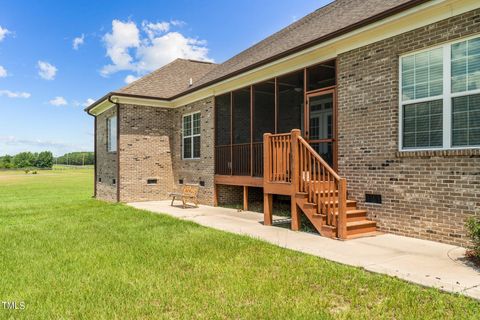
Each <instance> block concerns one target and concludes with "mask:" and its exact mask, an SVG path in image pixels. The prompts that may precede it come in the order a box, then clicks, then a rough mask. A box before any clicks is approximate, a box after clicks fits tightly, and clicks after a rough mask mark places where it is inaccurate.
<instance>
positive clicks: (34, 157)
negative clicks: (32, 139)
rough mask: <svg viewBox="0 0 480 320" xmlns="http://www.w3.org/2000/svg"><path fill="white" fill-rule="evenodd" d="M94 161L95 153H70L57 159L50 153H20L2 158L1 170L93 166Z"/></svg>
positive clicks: (0, 161)
mask: <svg viewBox="0 0 480 320" xmlns="http://www.w3.org/2000/svg"><path fill="white" fill-rule="evenodd" d="M94 161H95V157H94V153H93V152H70V153H66V154H64V155H63V156H60V157H57V158H54V156H53V154H52V152H50V151H43V152H20V153H18V154H16V155H14V156H11V155H4V156H0V169H20V168H39V169H50V168H52V167H53V165H54V164H66V165H92V164H94Z"/></svg>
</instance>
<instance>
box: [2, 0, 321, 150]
mask: <svg viewBox="0 0 480 320" xmlns="http://www.w3.org/2000/svg"><path fill="white" fill-rule="evenodd" d="M329 2H330V0H317V1H313V0H296V1H294V2H293V1H291V0H289V1H288V0H256V1H254V0H242V1H217V0H211V1H184V0H176V1H163V0H161V1H159V0H157V1H148V0H145V1H144V0H141V1H131V0H129V1H124V0H116V1H93V0H91V1H74V0H70V1H60V0H58V1H53V0H50V1H49V0H44V1H24V0H9V1H5V0H0V8H1V10H0V155H4V154H11V155H13V154H16V153H18V152H22V151H32V152H39V151H44V150H49V151H52V152H53V153H54V155H56V156H58V155H62V154H64V153H66V152H72V151H93V118H92V117H91V116H89V115H87V114H86V113H85V112H84V111H83V110H84V108H85V107H86V106H88V105H89V104H90V103H92V102H93V101H95V100H97V99H99V98H101V97H102V96H104V95H105V94H107V93H108V92H110V91H113V90H116V89H119V88H121V87H122V86H125V85H126V84H127V83H129V82H131V81H133V80H135V79H137V78H139V77H141V76H143V75H145V74H147V73H149V72H151V71H153V70H155V69H157V68H159V67H161V66H163V65H165V64H167V63H169V62H171V61H173V60H174V59H176V58H189V59H196V60H205V61H213V62H215V63H221V62H223V61H225V60H227V59H229V58H231V57H232V56H234V55H235V54H237V53H239V52H241V51H242V50H244V49H246V48H248V47H250V46H251V45H253V44H255V43H257V42H258V41H261V40H262V39H264V38H265V37H267V36H269V35H271V34H273V33H275V32H276V31H278V30H280V29H281V28H283V27H285V26H287V25H289V24H290V23H292V22H294V21H295V20H297V19H299V18H301V17H303V16H304V15H306V14H308V13H310V12H312V11H314V10H316V9H318V8H320V7H322V6H324V5H326V4H327V3H329Z"/></svg>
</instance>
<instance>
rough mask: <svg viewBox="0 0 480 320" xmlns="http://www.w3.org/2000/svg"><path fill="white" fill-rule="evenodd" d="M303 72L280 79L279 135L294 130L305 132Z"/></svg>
mask: <svg viewBox="0 0 480 320" xmlns="http://www.w3.org/2000/svg"><path fill="white" fill-rule="evenodd" d="M303 77H304V73H303V70H301V71H298V72H295V73H292V74H289V75H286V76H283V77H279V78H278V79H277V82H278V115H277V121H278V122H277V133H287V132H290V131H291V130H292V129H300V130H302V131H303V105H304V101H303V99H304V91H305V86H304V79H303Z"/></svg>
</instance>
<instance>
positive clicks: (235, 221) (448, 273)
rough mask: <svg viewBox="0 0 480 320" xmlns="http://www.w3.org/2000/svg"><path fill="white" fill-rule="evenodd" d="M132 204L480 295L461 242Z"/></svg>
mask: <svg viewBox="0 0 480 320" xmlns="http://www.w3.org/2000/svg"><path fill="white" fill-rule="evenodd" d="M129 205H130V206H132V207H135V208H138V209H143V210H148V211H151V212H155V213H164V214H167V215H170V216H173V217H176V218H179V219H184V220H189V221H193V222H196V223H198V224H200V225H203V226H206V227H211V228H215V229H219V230H223V231H227V232H232V233H236V234H241V235H248V236H251V237H253V238H256V239H260V240H264V241H267V242H269V243H272V244H275V245H278V246H281V247H284V248H288V249H291V250H297V251H301V252H304V253H308V254H312V255H315V256H318V257H322V258H325V259H328V260H331V261H336V262H339V263H343V264H347V265H351V266H356V267H362V268H364V269H365V270H368V271H372V272H377V273H383V274H388V275H391V276H396V277H398V278H401V279H404V280H406V281H410V282H413V283H417V284H420V285H423V286H429V287H435V288H439V289H441V290H445V291H450V292H457V293H461V294H465V295H467V296H470V297H473V298H475V299H480V270H478V269H476V268H474V267H473V266H472V265H471V264H469V263H467V262H466V261H465V259H464V253H465V249H463V248H461V247H456V246H451V245H447V244H442V243H437V242H432V241H426V240H420V239H414V238H408V237H402V236H397V235H392V234H383V235H378V236H375V237H367V238H359V239H354V240H348V241H338V240H332V239H328V238H324V237H321V236H319V235H316V234H310V233H305V232H293V231H291V230H289V229H286V228H281V227H267V226H264V225H263V214H261V213H256V212H249V211H242V212H239V211H237V210H235V209H226V208H219V207H209V206H200V207H199V208H187V209H183V208H181V207H180V206H175V207H172V206H170V201H150V202H137V203H129ZM275 218H278V219H281V217H274V219H275Z"/></svg>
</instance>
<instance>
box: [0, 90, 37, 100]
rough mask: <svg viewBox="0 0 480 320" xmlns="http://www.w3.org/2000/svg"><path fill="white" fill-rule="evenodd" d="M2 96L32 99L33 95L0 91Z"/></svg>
mask: <svg viewBox="0 0 480 320" xmlns="http://www.w3.org/2000/svg"><path fill="white" fill-rule="evenodd" d="M0 96H6V97H8V98H23V99H28V98H30V96H31V94H30V93H28V92H13V91H10V90H0Z"/></svg>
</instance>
